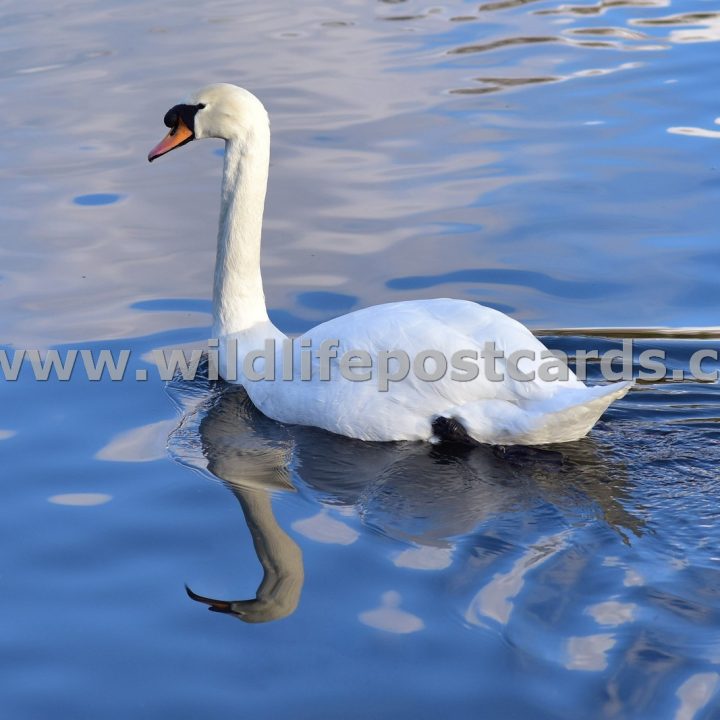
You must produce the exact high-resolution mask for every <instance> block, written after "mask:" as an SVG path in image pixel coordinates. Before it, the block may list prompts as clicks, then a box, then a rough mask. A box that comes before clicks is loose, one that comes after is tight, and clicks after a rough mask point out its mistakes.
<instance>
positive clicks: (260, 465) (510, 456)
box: [169, 381, 641, 622]
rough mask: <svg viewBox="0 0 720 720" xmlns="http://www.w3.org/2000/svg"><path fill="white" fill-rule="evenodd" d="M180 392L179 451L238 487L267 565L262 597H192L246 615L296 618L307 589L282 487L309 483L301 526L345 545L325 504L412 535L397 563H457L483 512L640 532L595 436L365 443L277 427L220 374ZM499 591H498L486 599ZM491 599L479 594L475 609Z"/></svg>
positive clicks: (617, 472) (181, 386)
mask: <svg viewBox="0 0 720 720" xmlns="http://www.w3.org/2000/svg"><path fill="white" fill-rule="evenodd" d="M170 392H171V395H172V396H173V398H174V399H175V400H176V401H177V402H178V404H179V405H180V406H181V409H182V410H183V411H184V417H183V420H182V422H181V423H180V425H179V427H178V428H177V429H176V430H175V431H174V432H173V433H172V434H171V436H170V443H169V447H170V451H171V453H172V454H173V456H174V457H175V458H176V459H177V460H178V461H180V462H182V463H183V464H186V465H189V466H191V467H193V468H195V469H197V470H200V471H201V472H203V473H209V474H210V475H212V476H213V477H214V478H218V479H220V480H222V481H223V482H224V484H225V485H226V486H227V487H228V489H229V490H230V491H231V492H232V493H233V494H234V495H235V497H236V498H237V499H238V501H239V503H240V506H241V507H242V511H243V514H244V516H245V521H246V523H247V525H248V528H249V530H250V533H251V536H252V540H253V544H254V547H255V551H256V554H257V557H258V560H259V562H260V564H261V565H262V568H263V571H264V574H263V579H262V582H261V584H260V586H259V588H258V590H257V593H256V596H255V598H253V599H249V600H220V599H216V598H213V597H206V596H203V595H199V594H198V593H196V592H195V591H194V590H191V589H189V588H188V594H189V595H190V597H191V598H192V599H194V600H197V601H199V602H202V603H205V604H207V605H209V607H210V609H211V610H214V611H217V612H224V613H229V614H232V615H234V616H236V617H238V618H240V619H241V620H244V621H246V622H266V621H270V620H277V619H280V618H283V617H286V616H288V615H290V614H291V613H293V612H294V610H295V609H296V607H297V605H298V602H299V600H300V595H301V592H302V586H303V581H304V568H303V558H302V553H301V550H300V548H299V547H298V545H297V544H296V542H295V541H294V540H293V539H292V538H291V537H290V536H289V535H288V534H287V533H286V532H285V530H283V529H282V528H281V527H280V525H279V524H278V523H277V521H276V519H275V517H274V514H273V509H272V495H273V493H277V492H293V491H295V490H299V491H300V492H301V493H302V494H303V495H304V496H309V498H310V499H311V501H312V502H313V505H314V507H313V511H314V512H313V513H312V514H313V515H314V517H313V518H311V519H309V520H301V521H297V522H295V523H294V524H293V526H292V529H293V531H295V532H297V533H298V534H302V535H304V536H305V537H308V538H311V539H315V540H317V539H318V537H319V538H320V541H321V542H323V541H324V542H327V541H328V540H327V539H326V538H325V539H323V538H324V536H325V535H327V534H328V533H330V534H333V532H331V531H332V529H333V528H334V527H335V525H337V526H340V525H342V530H343V532H342V533H341V539H340V541H338V543H337V544H340V545H343V544H350V543H352V542H353V541H354V540H355V539H356V538H357V532H356V531H355V530H353V529H352V528H350V527H349V526H347V525H345V524H344V523H341V522H340V521H337V520H335V519H334V518H332V517H330V516H329V515H328V510H327V509H328V508H329V509H331V510H335V511H338V510H339V511H342V510H343V508H345V509H346V510H347V511H348V512H351V513H352V514H353V515H355V516H356V517H357V518H359V520H360V522H362V524H363V525H364V526H365V527H366V528H368V529H370V530H371V531H374V532H379V533H381V534H383V535H384V536H386V537H390V538H393V539H395V540H397V541H399V542H400V543H401V544H402V546H403V547H402V550H401V551H400V552H398V553H397V554H396V556H395V559H394V562H395V565H396V566H398V567H404V568H408V567H410V568H416V569H421V570H440V569H445V568H447V567H449V566H450V565H452V563H453V553H454V552H455V551H456V550H457V548H458V547H459V546H460V545H461V542H462V536H468V535H469V534H472V533H473V532H474V531H476V529H477V528H478V526H479V525H480V524H481V523H482V522H483V521H487V520H492V519H494V518H497V517H503V516H508V517H511V518H512V522H515V523H522V522H523V521H524V519H526V518H528V517H530V516H531V513H528V512H526V511H527V510H528V509H532V508H533V507H537V506H538V504H541V505H543V506H547V505H551V506H552V507H554V508H556V509H558V510H559V511H560V513H562V514H564V515H569V516H571V517H576V516H577V515H580V516H582V517H584V518H586V517H587V516H588V514H592V515H593V516H598V517H599V518H602V520H603V521H604V522H606V523H607V524H608V525H609V526H611V527H613V528H615V529H616V530H617V532H619V533H621V534H622V536H623V537H624V538H628V537H630V536H631V535H632V534H637V533H639V532H640V529H641V527H640V524H639V521H638V519H637V518H635V517H634V516H632V515H630V514H628V513H627V512H626V511H625V510H624V508H623V506H622V504H621V502H620V500H621V499H622V493H623V489H622V487H623V484H624V471H623V467H622V466H621V465H619V464H617V463H615V464H613V463H611V462H609V461H608V458H607V457H605V456H604V453H602V452H600V451H599V450H598V449H597V448H596V446H595V445H594V443H593V442H592V440H589V439H586V440H584V441H581V442H577V443H571V444H567V445H564V446H559V447H560V448H561V449H560V450H556V449H532V448H505V449H503V448H492V447H485V446H480V447H463V446H454V447H440V446H429V445H427V444H425V443H364V442H361V441H355V440H351V439H348V438H344V437H339V436H335V435H331V434H329V433H326V432H324V431H322V430H318V429H316V428H308V427H297V426H284V425H281V424H278V423H276V422H274V421H272V420H269V419H268V418H266V417H264V416H263V415H262V414H261V413H259V412H258V411H257V410H256V409H255V408H254V407H253V405H252V403H251V402H250V400H249V399H248V397H247V394H246V393H245V392H244V391H243V390H242V389H238V388H236V387H231V386H228V385H226V384H225V383H222V382H219V383H203V382H197V381H196V382H194V383H192V384H191V383H183V382H175V383H173V384H171V386H170ZM318 504H319V505H320V506H321V508H320V512H319V513H318V512H317V505H318ZM527 522H532V521H531V520H527ZM318 525H320V526H321V527H319V526H318ZM306 526H307V527H306ZM330 541H333V540H332V538H330ZM333 542H334V541H333ZM488 552H489V553H491V552H495V553H497V552H498V550H497V549H494V550H489V551H488ZM489 594H491V588H488V589H487V591H486V593H485V595H484V596H482V597H481V598H480V600H481V601H483V598H486V597H489ZM483 608H484V604H483V602H479V604H477V603H476V605H475V612H478V611H479V612H481V613H482V612H483ZM485 612H488V611H487V608H485ZM489 612H490V614H491V615H492V611H489Z"/></svg>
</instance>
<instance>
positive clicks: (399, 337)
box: [248, 299, 585, 440]
mask: <svg viewBox="0 0 720 720" xmlns="http://www.w3.org/2000/svg"><path fill="white" fill-rule="evenodd" d="M301 341H304V344H305V345H306V347H305V348H303V347H301V345H302V342H301ZM324 341H337V343H338V348H337V355H338V357H337V358H335V359H333V360H331V362H330V364H329V371H330V378H331V379H330V380H329V381H327V380H321V379H320V375H321V370H322V368H321V363H320V360H319V359H318V357H317V353H318V351H319V348H320V346H321V345H322V343H323V342H324ZM486 343H494V348H495V349H496V350H497V352H498V353H502V354H503V358H499V359H498V360H497V361H496V363H495V369H496V371H497V373H498V376H503V379H502V380H501V381H499V380H497V379H493V378H492V373H488V372H486V369H485V368H484V367H483V361H482V360H481V359H480V358H479V357H478V361H477V363H476V364H477V366H478V374H477V377H475V378H474V379H472V380H469V381H467V380H465V381H463V380H460V379H459V378H460V377H466V378H467V377H468V376H467V374H466V373H455V374H453V372H452V367H449V368H448V371H447V373H446V374H445V375H444V377H443V378H442V379H439V380H435V381H424V380H421V379H420V378H419V377H418V376H417V373H416V372H414V371H413V369H412V368H411V370H410V372H409V373H408V375H407V376H406V377H405V378H404V379H403V380H402V381H401V382H389V383H387V385H388V389H387V390H386V391H383V390H382V389H381V387H380V385H381V379H382V370H381V368H380V365H381V364H382V358H383V357H384V356H383V355H382V353H387V352H395V351H401V352H404V353H406V354H407V356H408V358H409V359H410V362H411V363H412V361H413V359H415V358H417V357H418V356H419V355H421V353H425V352H426V351H436V352H439V353H442V354H443V356H444V357H445V358H446V359H447V362H448V365H449V366H451V365H452V358H453V355H454V354H455V353H458V352H465V351H470V352H477V353H478V354H479V353H480V351H481V350H482V349H483V348H484V346H485V344H486ZM308 345H309V347H307V346H308ZM303 351H304V352H305V353H312V363H311V366H312V379H310V380H304V381H303V380H301V381H298V380H297V378H296V379H295V381H294V382H289V383H282V382H274V383H266V384H264V387H256V388H252V389H251V388H248V391H249V392H250V393H251V396H253V401H254V402H256V403H257V404H258V405H259V407H260V408H261V409H262V410H263V412H265V413H266V414H268V415H270V416H271V417H273V418H275V419H277V420H280V421H283V422H288V423H298V424H308V425H316V426H319V427H323V428H325V429H327V430H331V431H333V432H338V433H341V434H345V435H351V436H353V437H359V438H361V439H365V440H389V439H427V438H429V437H430V436H431V435H432V427H431V426H432V421H433V419H434V418H435V417H437V416H438V415H442V414H446V413H447V411H448V410H449V409H450V408H456V407H458V406H465V405H469V404H472V403H477V402H480V401H488V400H492V401H500V402H502V403H503V404H505V403H509V404H512V405H516V406H517V405H524V404H525V403H527V402H537V401H542V400H547V399H549V398H551V397H553V396H554V395H555V394H556V393H557V392H558V390H559V389H560V385H563V387H565V388H569V387H575V388H584V387H585V386H584V385H583V384H582V383H581V382H579V381H578V380H577V379H576V378H575V376H574V375H573V374H572V373H569V374H568V377H567V379H566V380H565V381H564V382H562V383H560V382H548V381H543V380H542V379H541V378H540V377H538V374H537V373H538V369H539V367H540V365H541V364H542V363H543V361H544V360H545V361H546V360H547V358H543V357H542V353H544V352H546V351H547V350H546V348H545V346H544V345H543V344H542V343H541V342H540V341H539V340H537V338H535V337H534V336H533V335H532V333H531V332H530V331H529V330H527V328H525V327H524V326H523V325H521V324H520V323H518V322H517V321H515V320H513V319H512V318H510V317H508V316H507V315H503V314H502V313H500V312H498V311H496V310H492V309H491V308H486V307H483V306H481V305H477V304H475V303H471V302H466V301H461V300H449V299H439V300H426V301H410V302H401V303H390V304H387V305H377V306H374V307H371V308H367V309H364V310H359V311H357V312H354V313H350V314H348V315H344V316H342V317H339V318H336V319H334V320H331V321H329V322H326V323H323V324H322V325H319V326H317V327H316V328H313V329H312V330H310V331H309V332H308V333H306V334H305V335H303V336H302V337H301V338H299V339H297V340H296V343H295V353H296V355H295V362H294V368H295V371H296V373H297V372H299V368H300V367H301V365H302V362H301V359H300V354H301V353H302V352H303ZM518 351H522V352H531V353H533V354H534V359H523V360H522V361H521V362H520V363H519V367H520V369H521V370H522V371H523V372H524V373H529V372H532V371H534V373H535V379H534V380H531V381H523V380H520V379H517V378H515V379H514V378H512V377H510V376H509V374H508V367H507V358H508V357H509V356H510V355H511V354H512V353H515V352H518ZM350 352H364V353H367V354H368V355H369V356H370V358H371V360H372V362H373V368H372V371H371V375H372V377H371V378H370V379H368V380H363V381H358V382H353V381H350V380H347V379H345V378H344V377H343V373H342V367H341V360H340V358H342V356H343V355H344V354H345V353H350ZM386 363H388V367H389V368H390V370H391V371H394V370H397V369H398V367H399V366H398V364H396V363H395V362H393V361H386ZM281 364H282V360H281V358H280V357H278V359H277V367H280V366H281ZM426 366H427V367H428V369H429V370H431V371H432V370H433V368H434V361H433V360H428V361H427V362H426Z"/></svg>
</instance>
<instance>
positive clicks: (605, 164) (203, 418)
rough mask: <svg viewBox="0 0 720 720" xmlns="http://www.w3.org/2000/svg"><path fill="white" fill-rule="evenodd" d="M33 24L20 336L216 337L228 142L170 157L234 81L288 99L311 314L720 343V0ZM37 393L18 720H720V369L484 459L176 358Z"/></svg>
mask: <svg viewBox="0 0 720 720" xmlns="http://www.w3.org/2000/svg"><path fill="white" fill-rule="evenodd" d="M0 27H2V29H3V30H4V31H5V32H4V33H2V34H0V54H1V55H2V63H1V64H0V78H1V80H2V85H3V91H4V92H3V97H4V102H3V113H2V118H3V119H2V128H3V129H2V133H0V147H1V149H2V155H3V163H2V168H0V184H1V185H2V192H1V193H0V218H2V223H3V241H2V243H0V299H1V300H2V302H3V308H4V310H3V313H2V321H3V326H2V327H3V333H2V338H0V341H1V342H2V347H3V348H5V349H9V348H26V347H29V348H32V347H38V348H52V347H54V348H59V349H67V348H70V347H81V348H90V349H93V350H99V349H102V348H110V349H113V350H115V351H119V350H121V349H123V348H130V349H132V351H133V356H132V361H131V372H130V375H134V371H135V370H136V369H142V368H146V369H147V368H150V367H151V366H150V365H149V364H148V361H147V357H148V355H149V353H150V351H151V350H152V349H154V348H158V347H168V346H178V345H180V346H190V345H193V344H194V343H197V342H198V341H200V340H201V339H203V338H205V337H206V335H207V328H208V325H209V315H208V312H209V300H208V298H209V293H210V282H211V274H212V263H213V259H214V258H213V252H214V235H215V220H216V217H217V208H218V197H217V195H218V192H217V191H218V185H219V173H220V164H219V162H220V161H219V159H218V150H220V154H221V149H220V148H219V146H218V145H217V144H214V143H212V142H205V143H197V144H194V145H191V146H190V147H188V148H185V149H183V150H182V151H178V154H173V155H172V156H171V157H169V158H167V159H163V161H162V162H158V163H154V164H153V165H152V166H148V164H147V162H146V160H145V158H146V154H147V151H148V149H149V148H150V147H151V146H152V145H154V144H155V142H157V140H158V138H159V137H160V136H161V135H162V132H163V126H162V117H163V114H164V112H165V111H166V110H167V108H168V107H170V106H171V105H173V104H175V103H176V102H178V101H180V100H181V99H182V97H183V95H184V94H185V93H187V92H189V91H190V90H193V89H195V88H196V87H199V86H202V85H204V84H205V83H207V82H211V81H218V80H228V81H232V82H237V83H239V84H243V85H245V86H247V87H249V88H250V89H252V90H253V91H255V92H256V93H257V94H258V95H259V96H260V97H261V98H262V99H263V101H264V102H265V103H266V105H267V106H268V108H269V110H270V113H271V116H272V124H273V160H272V163H273V165H272V168H271V182H270V191H269V198H268V207H267V222H266V230H265V242H264V272H265V281H266V293H267V297H268V301H269V304H270V306H271V308H272V315H273V317H274V319H275V320H276V322H278V324H280V325H281V327H282V329H284V330H285V331H287V332H300V331H302V330H304V329H305V328H307V327H310V326H312V325H313V324H315V323H317V322H320V321H322V320H325V319H327V318H330V317H333V316H335V315H337V314H339V313H342V312H346V311H348V310H351V309H356V308H360V307H363V306H366V305H369V304H372V303H377V302H382V301H387V300H397V299H404V298H420V297H431V296H436V295H452V296H456V297H463V298H467V299H471V300H477V301H481V302H483V303H486V304H488V305H491V306H493V307H497V308H499V309H501V310H503V311H506V312H510V313H512V314H513V315H514V316H515V317H517V318H518V319H520V320H522V321H523V322H525V323H526V324H528V325H529V326H531V327H533V328H536V329H538V330H540V331H542V332H543V334H544V335H545V336H546V338H547V342H548V343H549V344H551V345H553V346H554V347H557V348H560V349H564V350H566V351H568V352H571V353H572V352H574V351H576V350H577V349H599V350H605V349H608V348H609V347H615V346H617V345H618V344H619V342H620V339H621V337H622V335H623V332H619V333H618V332H616V331H611V330H603V331H601V332H600V333H593V332H590V331H589V330H582V331H581V330H570V331H562V329H563V328H598V327H600V328H614V327H615V328H616V327H630V326H631V327H633V328H636V329H638V330H636V331H634V332H626V333H625V334H627V335H635V336H637V337H638V339H637V340H636V342H637V347H636V353H637V352H639V351H641V350H642V349H645V348H650V347H659V348H661V349H664V350H666V351H667V352H668V356H669V365H670V369H671V370H673V369H681V368H685V369H687V366H688V358H689V355H690V354H691V353H692V352H693V351H694V350H695V349H697V348H699V347H709V348H715V349H720V340H719V339H718V335H717V333H716V332H715V331H713V330H712V329H708V328H712V327H713V326H715V325H716V324H718V317H720V295H719V294H718V293H717V278H716V276H717V274H718V273H717V271H718V266H720V254H719V253H718V251H717V249H716V246H715V243H716V221H717V206H718V199H719V197H718V196H719V194H720V177H719V176H718V162H717V148H718V145H717V139H718V135H719V133H720V128H718V125H717V124H716V118H718V115H720V111H719V110H718V105H717V97H716V95H717V93H716V92H715V91H714V89H715V88H716V87H717V86H718V82H719V81H720V66H719V65H718V63H717V62H716V55H717V48H718V46H717V42H718V40H720V14H718V12H717V11H716V7H715V6H714V4H713V3H711V2H704V1H703V0H682V2H681V1H680V0H674V1H672V2H671V1H670V0H637V1H636V2H633V1H629V2H622V3H620V2H608V1H604V2H603V1H600V2H588V1H587V0H582V1H580V0H579V1H578V2H576V3H573V2H570V3H563V4H561V3H559V2H558V0H544V1H543V0H539V1H536V2H527V1H526V2H522V1H520V0H515V1H513V0H507V1H500V2H488V3H484V4H482V5H478V4H477V3H470V2H465V3H463V2H459V1H455V2H449V3H446V4H444V5H433V4H430V3H425V2H420V1H419V0H418V1H416V2H413V1H412V0H411V1H408V2H402V0H400V1H398V0H395V1H394V2H389V1H388V2H378V3H371V2H359V0H344V1H341V2H337V3H333V4H332V6H323V5H313V4H302V5H300V4H298V3H290V2H283V1H282V0H278V1H277V2H273V3H265V4H261V3H254V4H252V5H250V4H248V3H243V4H240V5H238V4H237V3H229V2H220V1H219V0H213V1H212V2H206V3H203V4H198V3H189V2H177V1H176V2H173V3H168V2H158V3H152V4H150V3H140V2H123V3H120V2H117V1H116V0H115V1H111V2H106V3H103V4H102V5H98V4H92V3H87V2H80V1H77V2H65V3H49V2H47V1H46V0H38V1H37V2H34V3H32V5H26V6H20V5H17V4H15V3H9V2H5V3H3V5H2V7H1V8H0ZM657 326H668V327H674V328H691V329H689V330H685V331H683V332H682V333H679V334H676V335H675V336H673V335H667V334H666V335H663V336H660V337H655V338H653V337H652V336H653V335H658V333H657V332H655V331H649V332H648V331H647V330H646V329H647V328H652V327H657ZM692 328H699V329H694V330H693V329H692ZM648 335H650V337H647V336H648ZM594 372H596V370H594ZM0 393H1V394H2V412H0V449H1V451H2V458H3V462H2V467H3V480H4V482H3V484H2V488H3V503H2V508H3V511H2V515H3V518H2V519H3V521H2V523H1V524H0V538H1V540H0V547H2V548H3V550H2V551H1V552H0V558H1V561H0V588H1V592H0V613H1V615H2V617H3V619H4V622H3V626H2V627H3V631H2V645H1V650H0V653H1V656H2V669H3V672H2V673H1V674H0V697H2V715H3V717H12V718H38V717H55V718H98V717H102V718H115V717H118V718H119V717H127V716H129V715H131V716H133V717H142V718H159V717H175V718H197V717H209V718H215V717H225V716H227V715H229V714H232V715H237V714H240V713H241V714H247V715H254V716H256V717H261V718H266V717H267V718H279V717H293V718H304V717H308V718H310V717H312V718H318V717H323V718H337V717H343V718H368V717H383V718H384V717H413V718H437V717H457V718H476V717H480V716H482V717H487V718H501V719H502V720H505V719H507V718H529V717H532V718H577V717H580V716H582V717H607V718H678V719H682V720H687V719H690V718H716V717H720V694H719V693H720V651H719V650H718V647H720V596H719V591H718V587H720V572H719V571H720V566H719V564H718V562H719V559H720V547H719V545H720V531H719V530H718V521H719V520H720V510H718V508H720V483H719V482H718V471H717V467H718V463H719V462H720V442H719V440H720V437H719V435H718V418H719V417H720V412H719V411H718V406H719V405H718V403H719V401H720V397H719V396H718V389H717V385H715V384H708V383H689V382H684V383H683V382H665V383H660V384H656V385H642V386H640V387H638V389H637V390H636V391H634V392H633V393H632V394H631V395H629V396H628V397H627V398H625V399H624V400H623V401H621V402H619V403H618V404H617V405H616V406H613V408H612V409H611V410H610V412H608V413H607V415H606V416H605V417H604V419H603V421H602V422H601V423H600V424H599V425H598V426H597V427H596V429H595V430H594V431H593V432H592V434H591V435H590V437H589V438H587V439H585V440H583V441H581V442H578V443H574V444H572V445H567V446H561V447H552V448H545V449H543V450H517V449H508V450H506V451H501V450H491V449H484V448H479V449H477V450H475V451H472V452H455V453H449V454H448V453H442V452H439V451H437V450H436V449H433V448H429V447H425V446H403V445H401V446H373V445H363V444H361V443H356V442H352V441H348V440H343V439H337V438H331V437H328V436H327V435H324V434H323V433H320V432H317V431H314V430H308V429H301V428H294V429H288V428H280V427H278V426H276V425H274V424H273V423H270V422H268V421H266V420H264V419H263V418H262V417H259V416H258V415H257V414H256V413H254V412H253V411H252V408H251V407H249V406H248V403H247V401H246V398H245V397H244V396H243V395H242V393H238V392H227V391H225V389H224V388H223V387H222V386H219V385H217V384H213V383H208V382H207V381H204V380H202V379H200V380H198V381H197V382H195V383H192V384H190V383H183V382H179V381H178V382H174V383H171V384H170V385H169V386H168V387H165V385H164V384H163V383H161V382H160V381H159V380H157V377H156V375H155V374H153V373H152V372H151V373H150V379H149V380H148V381H147V382H134V381H127V382H123V383H111V382H107V381H102V382H96V383H91V382H88V381H86V380H83V379H82V378H81V377H79V376H78V377H75V378H74V379H73V380H72V381H71V382H68V383H63V382H46V383H41V382H33V381H31V379H30V378H29V374H23V375H21V378H20V380H18V381H17V382H14V383H9V382H8V383H4V384H3V385H2V387H0ZM181 420H182V422H181ZM168 438H169V439H168ZM218 479H219V480H223V481H225V482H224V483H221V482H218V481H217V480H218ZM213 480H215V481H213ZM268 488H270V489H268ZM238 500H239V501H240V504H238V502H237V501H238ZM249 527H250V529H249ZM251 530H252V532H251ZM253 541H254V542H255V544H256V545H257V552H256V547H255V546H254V544H253ZM261 562H263V563H264V564H265V565H266V566H267V567H268V568H269V571H268V572H267V574H266V576H265V583H264V585H262V586H261V587H260V589H259V590H258V586H259V585H260V584H261V581H262V580H263V566H262V565H261ZM184 583H187V584H188V585H189V586H190V588H191V591H192V592H194V593H197V594H199V595H200V596H205V597H208V598H214V599H215V600H222V601H227V600H230V599H234V598H243V599H245V600H247V599H248V598H253V597H254V596H255V593H256V591H257V592H258V598H257V601H256V602H254V603H250V604H248V603H245V604H241V605H240V604H238V605H234V606H232V607H233V608H234V609H235V610H236V614H237V615H238V616H241V617H242V618H243V619H244V620H246V621H265V622H241V621H239V620H238V619H236V618H235V617H233V616H232V614H228V613H222V612H221V613H208V612H207V611H206V610H205V609H204V606H203V605H202V603H200V602H194V601H193V600H192V599H190V597H188V595H187V594H186V592H185V590H184ZM216 604H217V603H216ZM218 607H220V608H221V609H222V608H223V607H226V606H223V605H222V604H220V605H218Z"/></svg>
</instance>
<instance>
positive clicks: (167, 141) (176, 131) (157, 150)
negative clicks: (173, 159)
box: [148, 118, 195, 162]
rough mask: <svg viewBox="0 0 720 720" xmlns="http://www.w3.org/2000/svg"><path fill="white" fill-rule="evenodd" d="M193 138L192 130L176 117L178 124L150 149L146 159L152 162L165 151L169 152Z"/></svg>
mask: <svg viewBox="0 0 720 720" xmlns="http://www.w3.org/2000/svg"><path fill="white" fill-rule="evenodd" d="M194 138H195V135H194V133H193V131H192V130H190V128H189V127H188V126H187V125H186V124H185V123H184V122H183V121H182V120H181V119H179V118H178V124H177V125H176V126H175V127H174V128H173V129H172V130H171V131H170V132H169V133H168V134H167V135H166V136H165V137H164V138H163V139H162V140H161V141H160V142H159V143H158V144H157V145H156V146H155V147H154V148H153V149H152V150H151V151H150V153H149V154H148V160H149V161H150V162H152V161H153V160H155V158H159V157H160V156H161V155H165V153H169V152H170V151H171V150H174V149H175V148H179V147H180V146H181V145H185V144H186V143H189V142H190V141H191V140H193V139H194Z"/></svg>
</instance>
